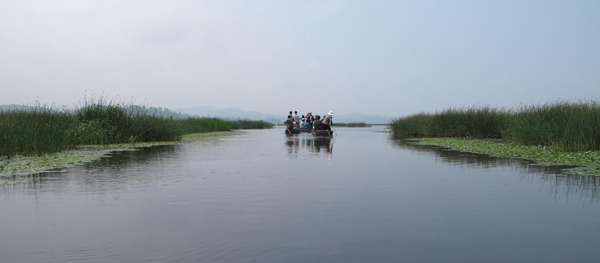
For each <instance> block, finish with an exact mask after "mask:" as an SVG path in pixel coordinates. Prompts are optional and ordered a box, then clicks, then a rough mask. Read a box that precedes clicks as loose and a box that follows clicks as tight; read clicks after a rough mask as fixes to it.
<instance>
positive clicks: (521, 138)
mask: <svg viewBox="0 0 600 263" xmlns="http://www.w3.org/2000/svg"><path fill="white" fill-rule="evenodd" d="M507 138H508V139H510V140H512V141H514V142H517V143H521V144H526V145H544V146H552V147H556V148H558V149H561V150H565V151H587V150H600V104H599V103H598V102H595V101H590V102H568V101H558V102H552V103H546V104H544V105H538V106H521V107H520V108H519V109H518V111H517V112H516V113H515V114H514V116H513V118H512V122H511V125H510V132H509V134H508V136H507Z"/></svg>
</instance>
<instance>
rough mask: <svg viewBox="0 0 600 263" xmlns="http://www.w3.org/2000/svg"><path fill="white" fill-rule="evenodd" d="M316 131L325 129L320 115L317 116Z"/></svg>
mask: <svg viewBox="0 0 600 263" xmlns="http://www.w3.org/2000/svg"><path fill="white" fill-rule="evenodd" d="M314 125H315V130H322V129H323V123H321V116H319V115H315V122H314Z"/></svg>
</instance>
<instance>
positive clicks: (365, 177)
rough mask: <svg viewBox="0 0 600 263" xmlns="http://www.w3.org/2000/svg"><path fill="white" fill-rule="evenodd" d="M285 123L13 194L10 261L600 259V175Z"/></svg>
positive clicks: (6, 258) (9, 192)
mask: <svg viewBox="0 0 600 263" xmlns="http://www.w3.org/2000/svg"><path fill="white" fill-rule="evenodd" d="M385 131H386V130H385V128H384V127H373V128H337V132H338V136H337V137H335V138H334V139H324V138H321V139H315V138H313V137H312V136H311V135H308V134H301V135H297V136H291V137H290V136H286V135H284V132H283V128H275V129H270V130H256V131H240V132H238V135H235V136H231V137H224V138H219V139H212V140H208V141H201V142H195V143H189V144H182V145H175V146H160V147H152V148H144V149H141V150H139V151H133V152H119V153H115V154H114V155H113V156H112V157H108V158H104V159H102V160H101V161H99V162H95V163H90V164H86V165H82V166H77V167H73V168H69V169H66V171H64V172H59V173H45V174H40V175H36V176H33V177H31V178H29V179H28V180H26V181H24V182H22V183H16V184H7V185H0V194H1V201H0V211H1V212H0V261H1V262H7V263H9V262H544V263H549V262H600V250H599V249H598V245H599V244H600V227H598V222H600V204H599V202H598V188H599V180H598V178H595V177H578V176H567V175H563V174H560V173H557V170H556V169H555V168H547V167H538V166H532V165H528V164H527V162H523V161H518V160H511V159H500V158H489V157H486V156H481V155H474V154H464V153H459V152H455V151H447V150H444V149H442V148H438V147H426V146H413V145H407V144H405V143H403V142H401V141H396V140H394V139H392V138H391V137H390V135H389V134H387V133H385Z"/></svg>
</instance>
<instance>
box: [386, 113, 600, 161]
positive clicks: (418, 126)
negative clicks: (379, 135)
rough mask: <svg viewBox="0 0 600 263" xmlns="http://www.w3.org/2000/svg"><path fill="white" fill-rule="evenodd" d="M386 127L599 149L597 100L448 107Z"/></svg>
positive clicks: (425, 133)
mask: <svg viewBox="0 0 600 263" xmlns="http://www.w3.org/2000/svg"><path fill="white" fill-rule="evenodd" d="M390 127H391V129H392V131H393V132H394V133H395V134H396V135H400V136H410V137H415V136H416V137H458V138H502V139H503V140H504V141H510V142H516V143H520V144H524V145H543V146H552V147H555V148H557V149H560V150H567V151H584V150H600V105H599V104H598V102H581V101H579V102H565V101H558V102H552V103H546V104H544V105H535V106H527V105H522V106H520V107H518V108H516V109H511V110H506V109H504V108H502V109H495V108H491V107H489V106H485V107H471V108H449V109H446V110H444V111H441V112H436V113H434V114H432V113H418V114H415V115H411V116H407V117H404V118H399V119H396V120H394V121H392V123H391V124H390Z"/></svg>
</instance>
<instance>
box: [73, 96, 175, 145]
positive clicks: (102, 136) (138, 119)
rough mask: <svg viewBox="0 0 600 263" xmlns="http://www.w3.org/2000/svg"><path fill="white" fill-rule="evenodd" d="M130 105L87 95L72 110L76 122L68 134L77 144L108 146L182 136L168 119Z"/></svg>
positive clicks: (169, 139)
mask: <svg viewBox="0 0 600 263" xmlns="http://www.w3.org/2000/svg"><path fill="white" fill-rule="evenodd" d="M131 108H132V107H131V106H127V105H125V104H124V103H121V102H116V101H107V100H106V99H105V98H103V97H99V98H95V97H93V96H92V97H91V98H89V99H88V98H86V99H85V101H84V102H83V103H80V105H79V106H78V107H77V108H76V109H75V113H74V117H75V121H76V125H75V126H73V127H72V129H71V136H72V137H73V138H75V140H76V141H77V144H80V145H81V144H100V145H108V144H115V143H135V142H153V141H174V140H178V139H180V138H181V136H182V135H183V133H182V131H181V129H179V128H178V127H177V125H174V124H173V123H172V122H173V121H172V120H171V119H170V118H163V117H157V116H154V115H152V114H150V113H148V112H146V111H140V110H135V111H133V110H130V109H131ZM137 108H142V107H137Z"/></svg>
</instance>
